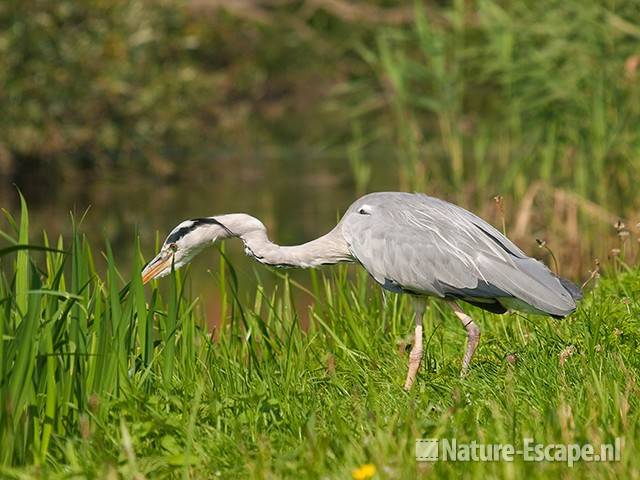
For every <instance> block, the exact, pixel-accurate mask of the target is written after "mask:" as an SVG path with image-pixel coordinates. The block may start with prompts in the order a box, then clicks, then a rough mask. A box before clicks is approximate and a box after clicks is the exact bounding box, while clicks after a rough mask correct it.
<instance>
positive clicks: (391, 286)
mask: <svg viewBox="0 0 640 480" xmlns="http://www.w3.org/2000/svg"><path fill="white" fill-rule="evenodd" d="M340 223H341V225H340V226H341V229H342V233H343V235H344V238H345V240H346V241H347V244H348V245H349V249H350V251H351V253H352V255H353V256H354V257H355V258H356V259H357V261H358V262H359V263H360V264H362V266H363V267H364V268H365V269H366V270H367V271H368V272H369V273H370V274H371V276H372V277H373V278H374V279H375V280H376V281H377V282H378V283H379V284H380V285H382V286H383V287H384V288H386V289H388V290H391V291H396V292H408V293H414V294H426V295H434V296H437V297H442V298H455V299H460V300H463V301H466V302H469V303H471V304H474V305H477V306H480V307H482V308H485V309H487V310H490V311H495V312H498V313H500V312H504V311H505V310H506V309H507V308H516V309H519V310H530V311H534V312H536V313H544V314H548V315H552V316H556V317H562V316H565V315H568V314H569V313H571V312H573V311H574V310H575V308H576V300H577V299H579V298H581V295H580V291H579V290H578V289H577V287H575V286H574V285H573V284H571V283H570V282H569V281H567V280H564V279H560V278H558V277H557V276H556V275H555V274H553V273H552V272H551V271H550V270H549V269H548V268H547V267H546V266H545V265H544V264H542V263H541V262H539V261H537V260H535V259H533V258H530V257H528V256H527V255H525V253H524V252H523V251H522V250H520V248H518V247H517V246H516V245H515V244H514V243H513V242H511V241H510V240H509V239H508V238H506V237H505V236H504V235H502V233H500V232H499V231H498V230H496V229H495V228H494V227H492V226H491V225H489V224H488V223H487V222H485V221H484V220H482V219H481V218H480V217H478V216H476V215H474V214H473V213H471V212H469V211H467V210H465V209H463V208H461V207H458V206H456V205H453V204H451V203H448V202H445V201H443V200H439V199H437V198H433V197H429V196H427V195H423V194H412V193H399V192H385V193H373V194H369V195H366V196H364V197H362V198H360V199H359V200H357V201H356V202H355V203H354V204H353V205H351V207H350V208H349V210H348V211H347V213H346V214H345V216H344V218H343V219H342V221H341V222H340Z"/></svg>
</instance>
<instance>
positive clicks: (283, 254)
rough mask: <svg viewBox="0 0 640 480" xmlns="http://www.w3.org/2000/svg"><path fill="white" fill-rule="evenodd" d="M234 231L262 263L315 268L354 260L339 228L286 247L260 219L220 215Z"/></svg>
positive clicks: (220, 219)
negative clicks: (275, 241)
mask: <svg viewBox="0 0 640 480" xmlns="http://www.w3.org/2000/svg"><path fill="white" fill-rule="evenodd" d="M216 219H218V220H219V221H220V223H222V224H223V225H225V226H226V227H227V228H228V229H229V230H230V231H231V232H232V234H233V236H237V237H239V238H241V239H242V241H243V242H244V245H245V251H246V253H247V255H249V256H251V257H253V258H255V259H256V260H258V261H259V262H261V263H264V264H267V265H274V266H281V267H299V268H313V267H318V266H320V265H327V264H333V263H339V262H349V261H353V258H352V257H351V254H350V252H349V248H348V245H347V242H346V241H345V239H344V237H343V236H342V233H341V232H340V230H339V228H334V229H333V230H331V231H330V232H329V233H327V234H325V235H323V236H321V237H319V238H317V239H315V240H312V241H310V242H307V243H303V244H302V245H294V246H287V247H283V246H280V245H276V244H275V243H273V242H272V241H271V240H269V238H268V237H267V231H266V228H265V227H264V225H263V224H262V222H260V221H259V220H258V219H256V218H254V217H252V216H250V215H246V214H243V213H237V214H230V215H221V216H219V217H216Z"/></svg>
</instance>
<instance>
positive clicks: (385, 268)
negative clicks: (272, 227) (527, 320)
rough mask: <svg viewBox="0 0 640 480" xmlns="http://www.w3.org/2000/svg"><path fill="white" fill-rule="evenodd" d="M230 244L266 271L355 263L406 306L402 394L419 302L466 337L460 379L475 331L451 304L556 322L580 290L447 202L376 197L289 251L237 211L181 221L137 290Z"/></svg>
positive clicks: (413, 356)
mask: <svg viewBox="0 0 640 480" xmlns="http://www.w3.org/2000/svg"><path fill="white" fill-rule="evenodd" d="M233 237H237V238H240V239H241V240H242V241H243V242H244V247H245V253H246V254H247V255H249V256H250V257H252V258H254V259H256V260H257V261H259V262H260V263H263V264H265V265H271V266H275V267H300V268H314V267H319V266H321V265H328V264H335V263H339V262H356V263H359V264H360V265H362V267H364V268H365V269H366V270H367V272H369V274H370V275H371V277H373V279H374V280H375V281H376V282H377V283H379V284H380V285H381V286H382V288H384V289H386V290H389V291H391V292H395V293H404V294H409V295H411V296H412V297H413V299H414V307H415V339H414V342H413V347H412V349H411V352H410V355H409V369H408V373H407V378H406V381H405V388H406V389H410V388H411V386H412V385H413V382H414V380H415V378H416V374H417V371H418V368H419V366H420V361H421V358H422V353H423V345H422V336H423V333H422V317H423V314H424V310H425V303H426V298H427V297H429V296H432V297H438V298H441V299H443V300H445V301H446V302H447V303H448V304H449V305H450V306H451V308H452V309H453V311H454V313H455V315H456V317H457V318H458V319H459V320H460V322H461V323H462V325H463V327H464V328H465V330H466V332H467V346H466V351H465V354H464V357H463V361H462V374H463V375H464V374H466V372H467V370H468V368H469V363H470V362H471V358H472V357H473V354H474V352H475V350H476V348H477V346H478V343H479V341H480V328H479V327H478V325H477V324H476V323H475V322H474V321H473V320H472V319H471V317H470V316H469V315H467V314H466V313H465V312H464V311H463V310H462V308H461V307H460V305H459V303H458V302H466V303H468V304H471V305H475V306H476V307H480V308H482V309H484V310H488V311H490V312H493V313H505V312H506V311H507V310H508V309H514V310H519V311H525V312H532V313H537V314H543V315H550V316H552V317H556V318H562V317H565V316H566V315H569V314H570V313H572V312H573V311H574V310H575V309H576V301H577V300H579V299H580V298H582V295H581V293H580V290H579V289H578V288H577V287H576V286H575V285H574V284H573V283H571V282H569V281H568V280H565V279H564V278H561V277H559V276H557V275H556V274H554V273H553V272H551V271H550V270H549V269H548V268H547V267H546V266H545V265H544V264H543V263H541V262H540V261H538V260H535V259H533V258H531V257H528V256H527V255H526V254H525V253H524V252H523V251H522V250H521V249H520V248H518V247H517V246H516V245H515V244H514V243H512V242H511V241H510V240H509V239H508V238H506V237H505V236H504V235H503V234H502V233H500V232H499V231H498V230H496V229H495V228H494V227H493V226H491V225H490V224H489V223H487V222H486V221H484V220H482V219H481V218H480V217H478V216H476V215H474V214H473V213H471V212H469V211H467V210H465V209H464V208H461V207H459V206H457V205H454V204H452V203H449V202H446V201H444V200H440V199H437V198H434V197H429V196H427V195H424V194H420V193H402V192H379V193H370V194H368V195H365V196H363V197H361V198H359V199H358V200H356V201H355V202H354V203H353V204H352V205H351V206H350V207H349V208H348V210H347V211H346V213H345V214H344V216H343V217H342V219H341V220H340V221H339V223H338V224H337V225H336V227H335V228H334V229H333V230H331V231H330V232H329V233H327V234H325V235H323V236H321V237H319V238H317V239H316V240H312V241H310V242H307V243H304V244H302V245H296V246H279V245H276V244H275V243H273V242H272V241H271V240H269V238H268V236H267V230H266V228H265V226H264V225H263V224H262V222H261V221H260V220H258V219H256V218H254V217H252V216H250V215H247V214H244V213H233V214H226V215H216V216H212V217H206V218H196V219H192V220H186V221H184V222H182V223H180V224H179V225H178V226H176V227H175V228H174V229H173V230H172V231H171V233H170V234H169V236H168V237H167V239H166V240H165V242H164V244H163V246H162V248H161V250H160V252H159V253H158V255H157V256H156V257H155V258H154V259H152V260H151V261H150V262H149V263H148V264H147V266H146V267H145V268H144V270H143V272H142V280H143V282H144V283H146V282H148V281H149V280H151V279H153V278H158V277H163V276H165V275H167V274H168V273H170V272H171V270H172V268H175V269H178V268H180V267H182V266H183V265H185V264H187V263H188V262H190V261H191V260H192V259H193V257H194V256H195V255H196V254H197V253H199V252H200V251H201V250H202V249H204V248H205V247H207V246H208V245H212V244H213V243H214V242H216V241H219V240H224V239H227V238H233Z"/></svg>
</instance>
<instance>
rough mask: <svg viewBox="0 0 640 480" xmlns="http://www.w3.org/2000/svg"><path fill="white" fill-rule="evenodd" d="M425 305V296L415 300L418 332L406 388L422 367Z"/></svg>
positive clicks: (414, 341) (410, 357)
mask: <svg viewBox="0 0 640 480" xmlns="http://www.w3.org/2000/svg"><path fill="white" fill-rule="evenodd" d="M425 305H426V301H425V299H424V298H420V297H418V298H415V299H414V301H413V306H414V308H415V312H416V332H415V336H414V339H413V347H412V348H411V353H410V354H409V371H408V372H407V381H406V382H405V383H404V389H405V390H410V389H411V386H412V385H413V382H414V380H415V379H416V375H417V373H418V368H419V367H420V360H422V316H423V315H424V309H425Z"/></svg>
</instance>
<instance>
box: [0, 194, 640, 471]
mask: <svg viewBox="0 0 640 480" xmlns="http://www.w3.org/2000/svg"><path fill="white" fill-rule="evenodd" d="M16 223H17V224H16V225H15V229H16V232H15V233H3V234H2V236H3V237H4V238H5V243H6V246H5V247H3V248H2V249H0V259H1V261H2V267H3V270H4V272H5V273H4V274H3V276H2V278H1V279H0V301H1V303H0V335H1V338H2V341H1V342H0V399H1V406H2V408H1V409H0V445H2V449H0V476H1V477H3V478H32V477H39V478H40V477H45V478H97V477H98V478H100V477H109V478H117V477H121V478H143V477H146V478H218V477H219V478H283V477H289V478H350V477H351V472H352V470H353V469H354V468H357V467H358V466H360V465H363V464H366V463H373V464H374V465H375V466H376V468H377V474H376V478H398V479H401V478H413V477H415V476H418V477H425V478H426V477H431V476H433V475H434V474H436V475H438V476H448V477H454V478H458V477H460V476H461V475H464V476H465V477H468V478H486V477H509V478H519V477H522V476H524V475H527V477H537V478H547V477H549V476H557V475H569V476H573V475H575V476H581V477H586V476H589V477H612V478H613V477H623V478H626V477H629V478H631V477H638V476H639V475H640V460H638V457H637V455H636V454H635V452H636V451H637V449H638V447H639V445H638V444H637V440H636V439H637V438H638V437H639V435H640V428H639V427H640V414H639V413H638V412H639V408H638V407H639V405H638V393H639V392H638V384H637V378H638V370H639V368H640V355H639V351H638V349H639V345H640V334H639V333H638V332H639V328H638V327H639V325H638V322H639V320H638V319H639V318H640V304H639V303H638V300H637V296H636V295H635V294H634V292H637V291H638V289H639V288H640V271H639V270H637V269H629V268H622V269H621V271H620V272H619V273H616V274H612V276H610V277H607V278H602V279H600V280H599V281H598V282H599V283H598V285H597V286H596V287H595V288H594V289H593V290H592V291H590V292H589V293H587V295H586V298H585V300H584V301H583V302H582V303H581V305H580V308H579V309H578V311H577V313H576V314H574V315H572V316H571V317H569V318H567V319H566V320H564V321H554V320H552V319H548V318H542V317H535V316H519V315H505V316H495V315H491V314H486V313H481V312H480V311H477V310H472V314H474V315H475V317H476V318H477V319H478V323H479V324H480V326H481V328H482V331H483V337H482V343H481V345H480V347H479V349H478V352H477V355H476V358H475V360H474V362H473V365H472V368H471V371H470V374H469V376H468V377H466V378H464V379H460V378H459V376H458V373H459V366H460V361H461V356H462V352H463V347H464V341H465V335H464V331H463V329H461V328H460V326H459V323H458V321H457V320H456V319H455V318H454V317H453V315H452V314H451V312H450V311H449V310H448V309H447V308H445V307H444V306H443V305H442V304H440V303H438V302H436V301H434V302H432V303H431V304H430V307H429V309H428V311H427V313H426V315H425V342H427V343H426V349H425V350H426V355H425V361H424V364H423V369H422V370H421V372H420V374H419V377H418V380H417V383H416V385H415V387H414V389H413V390H412V391H411V392H410V393H406V392H404V391H403V390H402V384H403V380H404V376H405V373H406V371H405V369H406V363H407V353H406V351H405V350H406V348H405V342H406V340H407V334H408V333H410V332H412V320H411V311H410V307H411V305H410V302H409V301H408V299H407V298H404V297H401V296H396V295H388V296H387V297H386V299H385V298H384V296H383V295H382V293H381V291H380V289H379V288H377V287H375V286H373V285H371V282H370V281H369V280H368V278H367V276H366V273H364V272H363V271H361V270H357V269H354V270H351V269H350V268H347V267H339V268H333V269H328V270H326V271H323V272H321V273H318V272H316V273H313V272H312V273H311V274H310V275H311V279H312V285H313V287H312V288H311V291H310V292H308V293H307V294H311V295H313V297H314V306H313V307H311V308H310V309H309V312H308V317H309V323H310V325H309V328H308V329H307V330H306V331H305V330H303V329H302V328H301V326H300V325H301V323H300V318H299V315H301V313H302V312H296V310H295V308H294V302H293V296H294V294H295V290H296V289H298V288H300V287H298V286H297V285H295V284H293V283H292V282H291V281H289V280H288V278H287V276H286V275H281V274H276V275H278V276H279V280H278V286H277V288H276V289H275V290H274V291H272V292H266V291H264V289H262V288H259V289H258V292H257V294H256V295H255V297H254V298H249V296H248V295H246V294H244V293H242V292H238V291H237V290H236V288H235V282H234V278H235V273H234V271H233V269H232V267H231V266H230V265H228V264H226V263H225V262H224V261H221V266H222V269H221V271H220V272H219V273H217V274H216V275H217V277H218V278H217V282H218V283H217V284H218V285H219V287H218V288H220V289H222V290H224V295H223V298H225V299H226V303H225V306H224V307H223V310H224V311H225V312H226V314H225V322H224V323H223V325H222V326H221V328H220V329H219V331H217V332H215V338H216V339H215V341H212V338H211V334H210V332H208V331H207V330H206V328H204V327H203V325H204V317H203V315H202V314H201V313H200V306H199V304H198V300H197V299H194V298H190V296H189V295H188V293H187V292H188V290H189V289H188V288H185V283H187V284H188V281H183V280H182V279H181V278H175V277H172V278H170V279H167V280H165V281H164V282H163V283H162V285H161V286H162V287H163V288H162V289H161V290H162V291H166V293H165V294H164V295H163V294H161V292H160V290H159V289H157V288H155V287H153V288H146V289H145V288H143V286H142V284H141V282H140V279H139V276H137V275H135V276H134V277H133V278H132V279H131V282H129V283H127V281H126V280H127V279H123V278H122V277H121V275H120V274H119V273H118V270H117V268H116V261H115V260H114V258H113V255H112V253H111V252H110V250H109V248H108V246H107V248H106V253H105V254H104V258H102V259H100V258H99V257H100V256H99V255H98V254H96V253H94V250H93V249H92V247H91V246H90V245H89V244H88V243H87V242H86V240H85V239H84V237H83V236H82V234H81V233H80V232H79V229H78V228H76V226H74V227H73V238H72V241H71V243H70V244H63V243H62V241H61V240H59V241H57V242H54V243H53V244H52V243H51V242H50V241H49V240H47V238H46V236H45V238H44V241H43V242H42V245H43V246H45V247H47V248H51V247H55V249H53V248H52V249H51V250H48V251H38V250H36V249H20V248H19V247H17V245H27V244H28V243H29V241H30V240H31V242H32V243H37V242H35V240H34V239H33V238H31V239H30V238H29V235H28V216H27V210H26V206H25V205H24V204H23V210H22V216H21V219H20V221H19V222H16ZM38 243H39V242H38ZM199 261H206V259H205V258H201V259H199ZM141 262H142V260H141V257H140V255H137V256H136V264H135V265H134V266H133V269H132V270H133V271H134V272H135V271H138V270H139V268H140V266H141ZM100 263H106V270H107V273H106V276H101V275H99V274H98V273H97V268H96V264H100ZM223 272H224V274H223ZM214 282H215V279H213V278H212V284H213V283H214ZM165 287H166V288H165ZM571 351H573V354H571V355H568V356H567V352H571ZM563 352H565V356H566V359H565V361H564V362H561V361H560V357H561V354H562V353H563ZM510 354H515V356H516V358H517V361H516V362H515V364H512V363H510V362H508V361H507V360H506V358H507V356H508V355H510ZM424 437H427V438H428V437H440V438H444V437H449V438H451V437H455V438H457V440H458V442H465V441H472V440H477V441H484V442H491V443H499V442H508V443H515V444H518V443H520V442H521V441H522V439H523V438H525V437H532V438H534V439H535V440H536V441H537V442H545V443H574V442H577V443H585V442H591V443H594V444H600V443H603V442H611V441H613V439H614V438H615V437H622V438H623V444H624V446H623V450H622V458H621V460H620V461H619V462H612V463H579V464H577V465H576V466H574V467H573V468H571V469H569V468H568V467H567V466H565V465H563V464H562V463H525V462H523V461H522V460H516V461H515V462H513V463H505V462H490V463H452V462H439V463H417V462H416V461H415V458H414V441H415V439H416V438H424Z"/></svg>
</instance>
